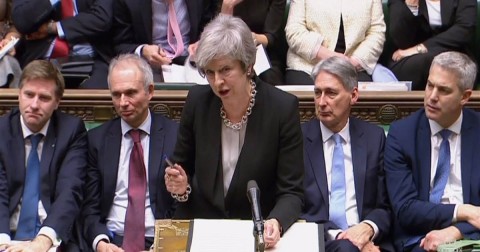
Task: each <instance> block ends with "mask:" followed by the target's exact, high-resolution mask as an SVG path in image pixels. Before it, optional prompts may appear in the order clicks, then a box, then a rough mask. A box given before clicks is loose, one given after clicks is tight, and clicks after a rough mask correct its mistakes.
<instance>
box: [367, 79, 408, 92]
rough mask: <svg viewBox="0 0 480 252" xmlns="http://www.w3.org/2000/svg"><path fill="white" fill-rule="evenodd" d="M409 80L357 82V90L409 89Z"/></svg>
mask: <svg viewBox="0 0 480 252" xmlns="http://www.w3.org/2000/svg"><path fill="white" fill-rule="evenodd" d="M411 87H412V82H411V81H398V82H358V91H410V90H412V88H411Z"/></svg>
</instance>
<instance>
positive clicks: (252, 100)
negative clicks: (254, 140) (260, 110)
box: [220, 80, 257, 130]
mask: <svg viewBox="0 0 480 252" xmlns="http://www.w3.org/2000/svg"><path fill="white" fill-rule="evenodd" d="M250 84H251V85H252V88H251V91H250V101H249V102H248V107H247V111H245V114H244V115H243V116H242V120H240V122H237V123H233V122H232V121H230V119H228V118H227V113H226V112H225V109H224V108H223V104H222V107H220V117H221V118H222V120H223V123H224V124H225V126H227V127H229V128H231V129H234V130H240V129H242V127H243V125H244V124H246V123H247V121H248V116H249V115H250V114H251V113H252V108H253V106H254V105H255V95H257V90H256V89H255V87H257V85H256V84H255V82H254V81H253V80H250Z"/></svg>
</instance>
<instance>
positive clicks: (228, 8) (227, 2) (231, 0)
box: [220, 0, 243, 15]
mask: <svg viewBox="0 0 480 252" xmlns="http://www.w3.org/2000/svg"><path fill="white" fill-rule="evenodd" d="M241 2H243V0H223V2H222V8H221V10H220V12H221V13H223V14H229V15H233V9H234V8H235V6H237V4H239V3H241Z"/></svg>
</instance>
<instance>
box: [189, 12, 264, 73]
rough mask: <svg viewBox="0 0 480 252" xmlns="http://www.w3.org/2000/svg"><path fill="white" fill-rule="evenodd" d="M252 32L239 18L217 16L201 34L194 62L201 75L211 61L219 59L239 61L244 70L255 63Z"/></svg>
mask: <svg viewBox="0 0 480 252" xmlns="http://www.w3.org/2000/svg"><path fill="white" fill-rule="evenodd" d="M255 54H256V47H255V43H254V41H253V37H252V32H251V31H250V29H249V28H248V26H247V25H246V24H245V22H243V20H241V19H240V18H237V17H233V16H230V15H223V14H220V15H218V16H217V17H216V18H215V19H213V20H212V21H211V22H210V23H208V25H207V26H206V27H205V29H204V30H203V32H202V35H201V37H200V41H199V42H198V48H197V51H196V53H195V61H196V63H197V66H198V69H199V71H200V73H201V74H204V69H205V67H206V66H207V65H208V63H210V61H211V60H213V59H217V58H220V57H228V58H230V59H234V60H239V61H240V62H241V65H242V67H243V69H244V70H247V67H248V66H250V65H253V64H254V63H255Z"/></svg>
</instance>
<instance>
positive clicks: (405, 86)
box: [276, 81, 412, 94]
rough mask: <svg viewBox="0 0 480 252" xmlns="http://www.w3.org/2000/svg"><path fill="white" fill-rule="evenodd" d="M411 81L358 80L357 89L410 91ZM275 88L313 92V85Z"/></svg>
mask: <svg viewBox="0 0 480 252" xmlns="http://www.w3.org/2000/svg"><path fill="white" fill-rule="evenodd" d="M411 86H412V82H410V81H398V82H359V83H358V90H359V91H410V90H411ZM276 87H277V88H279V89H281V90H283V91H287V92H292V91H310V92H312V94H313V89H314V88H315V87H314V86H313V85H281V86H276Z"/></svg>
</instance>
